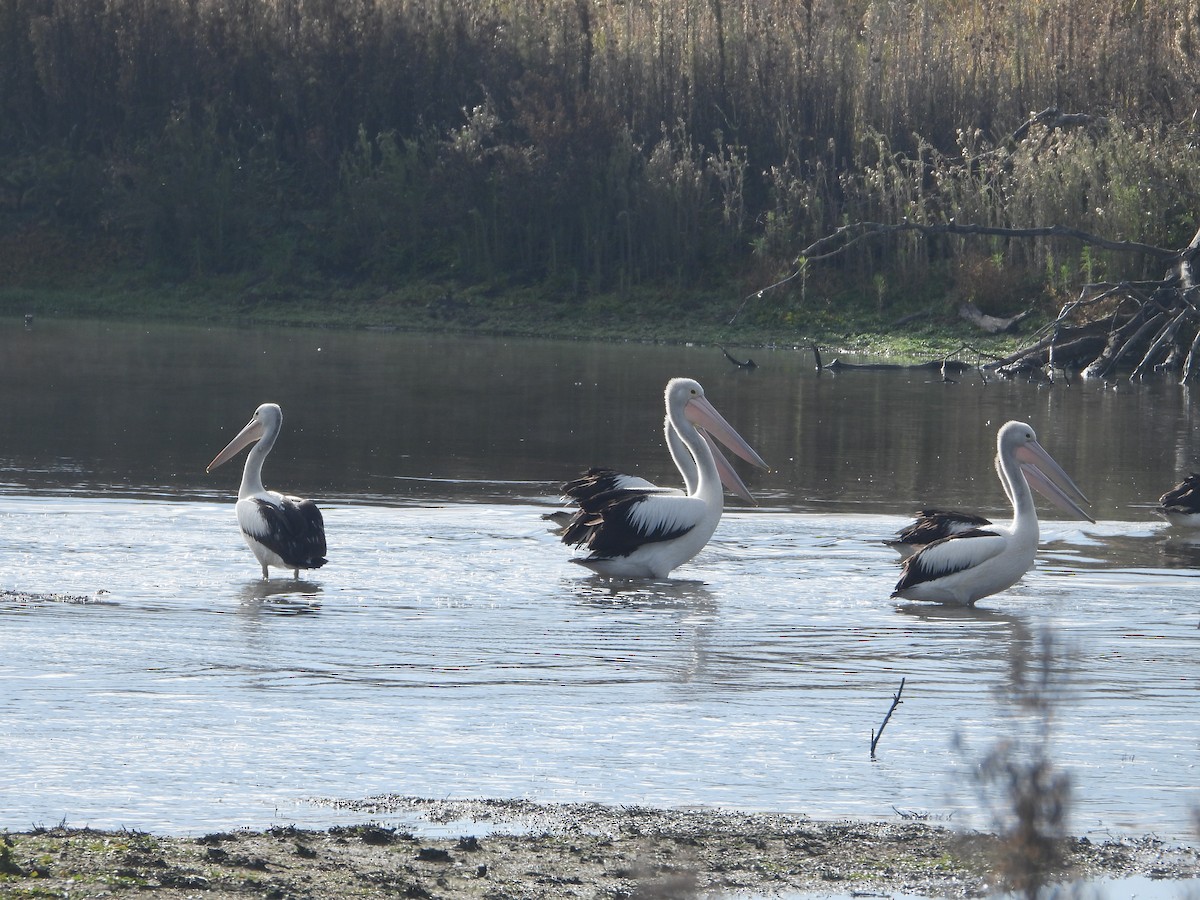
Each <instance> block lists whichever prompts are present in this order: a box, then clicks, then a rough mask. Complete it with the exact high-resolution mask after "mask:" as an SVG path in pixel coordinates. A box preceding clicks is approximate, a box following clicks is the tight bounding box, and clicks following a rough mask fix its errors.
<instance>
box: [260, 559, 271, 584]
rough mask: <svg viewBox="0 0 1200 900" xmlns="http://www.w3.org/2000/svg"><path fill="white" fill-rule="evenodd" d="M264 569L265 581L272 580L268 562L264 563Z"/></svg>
mask: <svg viewBox="0 0 1200 900" xmlns="http://www.w3.org/2000/svg"><path fill="white" fill-rule="evenodd" d="M262 570H263V581H270V580H271V576H270V575H268V574H267V564H266V563H263V567H262Z"/></svg>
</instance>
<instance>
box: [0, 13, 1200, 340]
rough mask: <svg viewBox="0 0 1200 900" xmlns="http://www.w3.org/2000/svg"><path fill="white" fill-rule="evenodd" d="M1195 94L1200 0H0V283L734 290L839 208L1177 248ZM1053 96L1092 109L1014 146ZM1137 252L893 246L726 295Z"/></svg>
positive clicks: (1186, 218) (986, 283)
mask: <svg viewBox="0 0 1200 900" xmlns="http://www.w3.org/2000/svg"><path fill="white" fill-rule="evenodd" d="M1198 84H1200V2H1197V0H1008V2H1004V3H997V2H992V0H890V2H887V0H623V2H622V0H0V283H2V284H3V285H6V286H9V287H11V286H13V285H29V286H45V285H69V284H86V283H88V282H89V280H91V281H94V280H95V279H97V278H100V277H110V276H111V275H112V273H114V272H120V273H126V274H127V275H128V276H129V277H130V278H136V279H137V280H138V282H139V283H175V284H178V283H181V282H190V283H196V282H197V281H201V282H203V281H205V280H208V281H211V280H212V279H218V280H220V282H221V283H222V284H224V285H226V287H227V288H228V287H229V286H232V289H233V290H234V291H235V292H237V291H243V292H244V291H248V290H251V289H253V290H256V291H259V292H262V291H266V292H268V293H271V292H274V294H273V295H274V296H278V297H286V296H297V295H298V292H302V291H303V290H304V289H305V287H306V286H307V287H308V288H309V289H311V288H312V287H313V286H317V285H319V286H322V288H323V289H327V288H328V287H329V286H330V285H337V286H341V287H343V288H348V287H350V288H352V287H357V288H360V289H361V288H364V287H365V288H366V289H367V291H366V293H367V294H369V295H374V296H384V295H387V294H388V293H389V292H401V286H402V285H408V284H414V283H418V284H439V285H443V286H445V285H451V284H452V285H456V286H458V287H460V288H461V287H464V286H472V285H473V286H480V285H486V286H487V287H488V288H489V289H490V290H492V291H500V292H505V291H512V290H514V289H522V290H529V289H530V288H531V286H533V287H534V288H535V289H536V290H538V291H539V292H541V294H542V295H543V296H554V297H556V298H558V301H557V302H560V303H562V304H572V303H578V302H580V300H581V299H582V298H589V297H595V296H596V295H598V294H607V295H609V296H610V297H615V298H618V299H617V300H616V301H614V302H618V303H619V302H620V300H619V298H621V297H622V296H628V295H629V294H630V293H640V294H642V295H644V294H645V293H646V292H647V291H649V292H651V293H654V292H657V293H658V294H659V295H664V296H665V295H674V296H675V297H676V298H678V297H679V296H682V295H685V294H686V293H688V292H691V291H694V290H696V289H698V288H700V287H701V286H712V285H720V286H721V287H722V288H723V289H724V290H726V291H727V292H728V296H729V297H732V298H733V299H734V300H736V299H737V297H738V294H739V292H744V291H747V290H752V289H754V288H755V287H760V286H763V285H765V284H767V283H770V282H771V281H774V280H775V279H776V278H777V277H778V276H780V275H781V274H783V273H786V272H788V271H790V270H791V268H792V266H793V265H794V262H795V258H796V254H797V253H798V251H799V250H800V249H801V248H803V247H805V246H806V245H807V244H808V243H810V242H811V241H813V240H815V239H817V238H819V237H821V236H822V235H825V234H827V233H829V232H830V231H832V230H833V229H835V228H836V227H837V226H839V225H841V224H843V223H845V222H848V221H857V220H870V221H879V222H898V221H903V220H908V221H915V222H944V221H948V220H950V219H955V220H957V221H960V222H978V223H984V224H988V225H1004V226H1029V225H1039V224H1065V225H1070V226H1073V227H1076V228H1080V229H1084V230H1087V231H1090V232H1094V233H1096V234H1099V235H1102V236H1105V237H1109V238H1115V239H1130V240H1138V241H1142V242H1145V243H1149V244H1158V245H1164V246H1181V245H1182V244H1185V243H1186V242H1187V241H1188V240H1189V239H1190V237H1191V235H1192V233H1193V232H1194V231H1195V229H1196V225H1197V221H1196V200H1197V196H1198V193H1200V192H1198V191H1197V186H1198V181H1200V173H1198V167H1197V165H1196V162H1197V150H1196V140H1197V135H1196V133H1195V130H1196V128H1197V122H1196V119H1195V115H1196V109H1197V105H1198V104H1200V95H1198V93H1197V85H1198ZM1051 106H1053V107H1057V108H1059V109H1061V110H1062V111H1063V112H1079V113H1087V114H1089V115H1090V116H1092V117H1093V118H1092V119H1091V120H1090V122H1089V123H1088V124H1087V125H1085V126H1082V127H1077V128H1065V127H1047V126H1045V125H1037V126H1035V127H1032V128H1029V129H1028V130H1026V131H1025V132H1024V133H1023V134H1020V135H1018V136H1017V138H1016V139H1014V138H1013V133H1014V132H1015V131H1016V130H1017V128H1018V127H1019V126H1020V125H1021V124H1022V123H1024V122H1026V121H1027V120H1028V119H1029V118H1030V116H1031V114H1032V113H1033V112H1034V111H1036V110H1040V109H1043V108H1045V107H1051ZM1147 266H1150V267H1151V268H1153V266H1152V265H1150V263H1148V262H1147V261H1145V260H1141V259H1139V258H1138V257H1136V256H1134V257H1116V256H1112V255H1110V254H1108V253H1107V252H1100V251H1094V250H1089V249H1087V248H1083V247H1080V246H1079V245H1078V244H1073V243H1070V242H1066V241H1063V240H1061V239H1052V238H1045V239H1040V240H1038V241H1036V242H1023V243H1016V242H1006V241H1003V240H1002V239H999V238H988V239H966V238H960V237H947V238H944V239H938V240H936V241H934V240H929V239H925V238H922V237H919V236H916V235H911V234H910V235H907V236H906V235H898V236H896V237H895V238H893V239H892V240H890V241H888V242H874V243H869V244H864V245H863V246H862V247H861V248H856V249H855V250H854V251H853V252H851V253H847V254H843V255H842V256H840V257H839V258H838V259H837V260H836V268H834V266H833V265H830V264H823V265H821V266H816V267H813V271H812V272H811V274H808V275H806V277H805V278H803V279H796V280H795V281H793V282H792V283H790V284H789V288H788V290H787V291H781V292H779V293H777V294H773V295H771V296H770V298H769V300H766V301H763V302H757V303H753V304H751V308H749V309H747V310H746V316H747V317H757V318H758V320H759V321H760V322H764V323H770V324H772V325H775V326H786V325H788V324H793V323H799V322H802V321H803V319H804V317H805V316H806V315H808V314H809V312H810V311H811V307H812V306H813V305H814V304H819V303H821V302H825V303H828V301H827V300H824V299H814V296H815V292H816V291H818V290H819V291H820V298H828V297H829V296H830V295H831V294H833V293H836V294H837V295H838V296H839V297H843V298H844V297H850V296H855V295H857V296H858V297H859V305H860V306H861V305H864V303H865V305H867V306H869V307H870V308H871V309H872V310H873V311H874V312H877V313H880V314H883V315H889V316H891V317H892V318H895V317H896V315H895V314H897V313H898V312H899V311H901V310H905V309H912V308H916V307H918V306H924V305H928V304H929V303H930V302H931V299H932V298H950V299H974V300H975V301H976V302H977V303H978V304H979V305H980V306H981V307H985V308H988V309H989V311H995V312H997V313H1003V312H1005V311H1006V307H1010V308H1011V307H1012V306H1013V305H1028V304H1029V303H1030V301H1031V300H1034V299H1037V298H1042V299H1053V298H1054V295H1055V294H1056V293H1062V292H1064V291H1066V290H1068V289H1069V288H1070V287H1071V286H1072V285H1073V284H1074V283H1075V282H1076V281H1078V280H1082V279H1084V278H1099V277H1101V276H1105V275H1107V276H1132V275H1138V274H1141V273H1142V271H1143V270H1144V269H1145V268H1146V267H1147ZM129 273H134V274H129ZM1153 274H1155V275H1158V274H1161V273H1159V272H1154V273H1153ZM814 279H817V280H815V281H814ZM329 293H334V292H329ZM864 298H865V300H864Z"/></svg>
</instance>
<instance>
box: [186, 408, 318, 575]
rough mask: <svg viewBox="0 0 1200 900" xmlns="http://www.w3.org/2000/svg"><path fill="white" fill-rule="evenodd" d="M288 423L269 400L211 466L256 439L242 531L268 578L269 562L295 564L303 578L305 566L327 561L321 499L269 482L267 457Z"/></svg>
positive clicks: (242, 493)
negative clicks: (268, 485) (277, 488)
mask: <svg viewBox="0 0 1200 900" xmlns="http://www.w3.org/2000/svg"><path fill="white" fill-rule="evenodd" d="M282 427H283V411H282V410H280V408H279V406H278V405H277V404H275V403H264V404H263V405H262V406H260V407H259V408H258V409H256V410H255V411H254V415H253V416H252V417H251V419H250V421H249V422H247V423H246V426H245V427H244V428H243V429H242V430H241V431H239V432H238V433H237V435H236V436H235V437H234V439H233V440H232V441H230V442H229V444H228V445H227V446H226V447H225V449H224V450H222V451H221V452H220V453H218V454H217V455H216V458H215V459H213V461H212V462H210V463H209V464H208V467H207V469H205V471H207V472H211V471H212V470H213V469H215V468H216V467H217V466H219V465H221V464H222V463H225V462H228V461H229V460H230V459H232V458H233V457H234V456H235V455H237V453H238V451H240V450H242V449H243V448H244V447H246V446H247V445H248V444H254V448H253V449H252V450H251V451H250V452H249V454H247V456H246V467H245V468H244V469H243V470H242V485H241V487H240V488H239V489H238V502H237V518H238V525H239V526H241V529H242V537H243V538H245V540H246V543H247V544H248V545H249V547H250V549H251V550H252V551H253V553H254V556H255V558H257V559H258V562H259V564H260V565H261V566H262V576H263V579H264V580H265V579H267V578H269V577H270V575H269V574H268V573H267V567H268V566H274V567H275V568H278V569H291V570H292V577H293V578H299V577H300V570H301V569H319V568H321V566H323V565H325V563H326V561H327V560H326V559H325V553H326V547H325V522H324V520H323V519H322V517H321V510H320V509H318V508H317V504H315V503H313V502H312V501H311V500H301V499H300V498H299V497H290V496H287V495H284V494H281V493H279V492H278V491H268V490H267V489H266V488H264V487H263V483H262V467H263V461H264V460H265V459H266V458H267V454H268V453H270V452H271V448H272V447H273V446H275V439H276V438H277V437H279V430H280V428H282Z"/></svg>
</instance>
